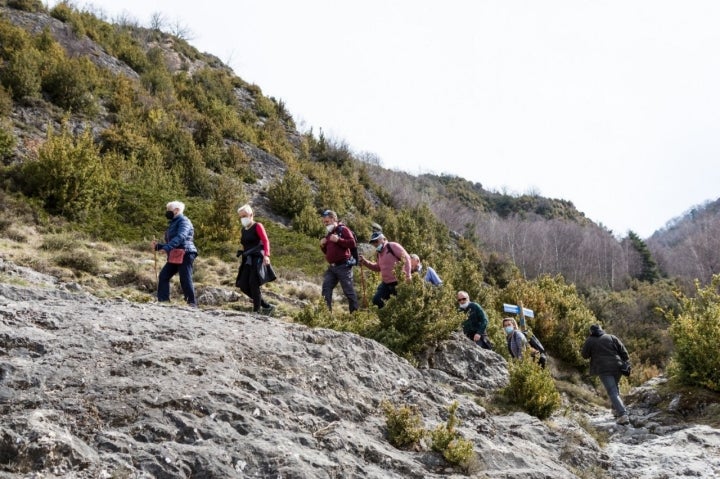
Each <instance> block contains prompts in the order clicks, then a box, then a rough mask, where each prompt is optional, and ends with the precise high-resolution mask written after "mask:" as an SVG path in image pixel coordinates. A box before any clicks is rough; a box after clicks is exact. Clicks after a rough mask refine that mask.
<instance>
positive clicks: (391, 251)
mask: <svg viewBox="0 0 720 479" xmlns="http://www.w3.org/2000/svg"><path fill="white" fill-rule="evenodd" d="M386 246H387V249H388V251H389V252H390V254H391V255H393V256H395V259H396V260H398V261H402V260H401V259H400V257H399V256H398V255H396V254H395V251H393V250H392V248H391V247H390V242H389V241H388V242H387V245H386Z"/></svg>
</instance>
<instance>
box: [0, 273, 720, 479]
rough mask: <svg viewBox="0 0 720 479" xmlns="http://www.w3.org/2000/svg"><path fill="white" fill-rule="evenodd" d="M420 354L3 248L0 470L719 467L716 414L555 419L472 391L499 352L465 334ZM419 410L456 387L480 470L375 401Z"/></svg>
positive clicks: (454, 471) (645, 473)
mask: <svg viewBox="0 0 720 479" xmlns="http://www.w3.org/2000/svg"><path fill="white" fill-rule="evenodd" d="M430 364H432V365H433V368H432V369H430V368H426V369H417V368H415V367H413V366H411V365H410V364H409V363H408V362H406V361H405V360H403V359H401V358H399V357H397V356H396V355H394V354H393V353H392V352H390V351H389V350H387V349H386V348H385V347H383V346H381V345H379V344H378V343H376V342H374V341H370V340H367V339H364V338H361V337H359V336H356V335H353V334H346V333H338V332H334V331H330V330H324V329H310V328H307V327H305V326H302V325H297V324H292V323H288V322H285V321H282V320H279V319H275V318H271V317H267V316H262V315H252V314H243V313H238V312H231V311H227V310H221V309H209V308H208V309H190V308H185V307H178V306H164V305H158V304H140V303H132V302H128V301H126V300H121V299H117V300H112V299H98V298H96V297H93V296H91V295H89V294H87V293H85V292H83V291H82V290H81V288H78V287H73V286H72V285H68V284H56V282H55V280H54V279H53V278H51V277H48V276H44V275H41V274H39V273H36V272H33V271H31V270H28V269H25V268H21V267H18V266H16V265H14V264H12V263H9V262H5V261H2V260H1V259H0V411H1V413H2V423H0V478H20V477H23V478H31V477H32V478H54V477H70V478H151V477H152V478H228V477H238V478H244V477H248V478H249V477H261V478H340V477H342V478H401V477H410V478H436V477H468V476H469V477H482V478H528V479H530V478H533V479H534V478H537V479H540V478H573V477H581V478H590V477H608V478H610V477H613V478H626V477H627V478H630V477H633V478H663V477H665V478H670V477H702V478H712V477H720V431H718V430H717V429H712V428H710V427H707V426H697V425H691V424H683V423H681V422H679V421H678V419H677V418H676V417H674V416H673V415H672V414H669V413H666V412H661V411H659V410H658V409H657V404H658V402H659V401H658V400H657V398H656V395H654V393H653V391H654V390H655V389H654V386H655V385H654V384H648V385H646V386H644V387H643V388H639V389H638V390H637V391H635V392H634V395H633V401H634V402H633V404H631V406H632V407H633V412H634V415H633V423H632V424H631V425H630V426H617V425H615V424H614V423H613V422H612V421H611V417H610V414H609V411H607V410H602V411H597V413H596V414H594V415H592V416H590V417H588V418H586V419H587V421H588V423H590V424H593V425H594V427H595V428H597V430H602V431H605V433H606V434H607V436H608V437H609V442H608V443H607V444H604V445H603V446H601V445H599V444H598V442H597V441H596V439H595V437H594V435H591V434H590V433H588V432H587V431H586V428H584V427H582V426H581V424H580V423H581V422H582V421H578V420H577V415H575V414H569V413H568V411H567V409H566V410H565V411H564V412H563V413H559V414H557V415H556V416H553V417H552V418H550V419H549V420H547V421H539V420H537V419H536V418H533V417H531V416H528V415H526V414H523V413H514V414H509V415H503V416H497V415H491V414H489V413H488V411H486V410H485V409H484V408H483V407H481V406H480V405H479V404H478V401H476V398H477V397H478V396H481V397H484V398H486V399H487V398H489V397H491V393H492V392H493V391H495V390H497V389H498V388H501V387H502V386H503V385H504V384H505V383H506V377H507V368H506V363H505V360H504V359H503V358H502V357H500V356H499V355H497V354H495V353H493V352H488V351H485V350H482V349H480V348H477V347H474V346H473V345H472V344H469V343H468V342H467V341H464V340H463V339H462V338H455V339H452V340H450V341H447V342H445V343H443V344H442V345H440V346H439V347H438V348H437V350H436V351H435V352H434V353H433V354H432V361H431V362H430ZM383 399H388V400H391V401H394V402H396V403H397V404H400V403H405V404H413V405H416V406H417V407H418V409H419V410H420V411H421V413H422V415H423V420H424V422H425V427H426V428H428V429H432V428H434V427H435V426H436V425H438V424H441V423H444V422H445V421H446V419H447V407H448V405H449V404H451V403H452V402H453V401H457V402H458V403H459V408H458V412H457V417H458V419H459V423H460V424H459V428H458V429H459V431H460V432H461V434H462V435H463V437H465V438H466V439H468V440H469V441H471V442H472V444H473V446H474V450H475V453H476V456H477V457H476V459H475V460H474V461H473V463H472V464H471V466H470V469H469V470H465V471H463V470H460V469H458V468H454V467H451V466H450V465H449V464H448V463H446V462H445V461H444V460H443V458H442V457H441V456H440V455H438V454H437V453H435V452H432V451H426V450H399V449H396V448H394V447H393V446H392V445H391V444H390V443H389V442H388V440H387V437H386V430H385V416H384V414H383V412H382V410H381V408H380V402H381V401H382V400H383Z"/></svg>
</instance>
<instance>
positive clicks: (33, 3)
mask: <svg viewBox="0 0 720 479" xmlns="http://www.w3.org/2000/svg"><path fill="white" fill-rule="evenodd" d="M7 6H8V7H10V8H14V9H16V10H23V11H26V12H43V11H45V7H44V6H43V4H42V2H41V1H40V0H7Z"/></svg>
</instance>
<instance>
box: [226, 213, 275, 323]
mask: <svg viewBox="0 0 720 479" xmlns="http://www.w3.org/2000/svg"><path fill="white" fill-rule="evenodd" d="M237 213H238V216H239V217H240V223H242V230H241V234H240V244H242V247H243V249H242V250H238V252H237V256H238V257H241V256H242V259H241V261H240V270H239V271H238V276H237V279H236V280H235V286H237V287H238V288H240V291H242V292H243V293H245V295H246V296H247V297H249V298H251V299H252V302H253V312H255V313H258V312H262V313H264V314H267V313H270V312H271V311H272V310H273V309H275V306H273V305H271V304H269V303H267V302H266V301H265V300H264V299H263V298H262V293H261V291H260V286H262V284H263V283H264V278H261V273H262V272H263V271H264V270H263V269H262V268H263V267H264V266H269V265H270V240H269V239H268V237H267V233H266V232H265V227H264V226H263V225H262V224H261V223H258V222H256V221H255V220H254V219H253V218H254V215H253V210H252V207H250V205H247V204H246V205H242V206H241V207H240V208H238V210H237ZM261 308H262V309H261Z"/></svg>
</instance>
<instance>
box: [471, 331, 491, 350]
mask: <svg viewBox="0 0 720 479" xmlns="http://www.w3.org/2000/svg"><path fill="white" fill-rule="evenodd" d="M475 344H477V345H478V346H480V347H481V348H483V349H489V350H490V351H492V350H493V349H495V345H494V344H493V343H492V341H490V338H489V337H488V335H487V334H481V335H480V341H478V342H477V343H475Z"/></svg>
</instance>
